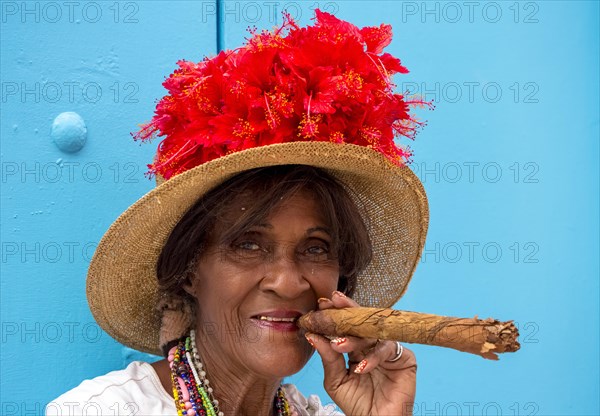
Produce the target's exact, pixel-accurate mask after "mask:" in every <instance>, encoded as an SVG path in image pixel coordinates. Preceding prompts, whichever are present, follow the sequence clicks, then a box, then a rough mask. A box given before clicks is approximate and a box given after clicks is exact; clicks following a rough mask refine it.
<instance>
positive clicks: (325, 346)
mask: <svg viewBox="0 0 600 416" xmlns="http://www.w3.org/2000/svg"><path fill="white" fill-rule="evenodd" d="M305 336H306V340H307V341H308V342H309V344H310V345H312V346H313V348H314V349H316V350H317V353H319V355H320V356H321V361H322V362H323V370H324V375H325V378H324V380H323V385H324V386H325V389H327V390H332V391H333V390H335V389H336V388H337V387H338V386H339V385H340V384H342V381H343V378H344V376H345V375H346V360H345V359H344V356H343V355H342V354H340V353H338V352H336V351H335V350H334V349H333V348H331V344H330V342H329V340H328V339H327V338H325V337H323V336H320V335H317V334H313V333H311V332H307V333H306V335H305Z"/></svg>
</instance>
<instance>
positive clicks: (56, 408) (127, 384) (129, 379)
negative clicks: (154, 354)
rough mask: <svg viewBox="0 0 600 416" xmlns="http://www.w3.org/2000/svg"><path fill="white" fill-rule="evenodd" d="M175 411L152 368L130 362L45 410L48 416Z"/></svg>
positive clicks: (72, 392)
mask: <svg viewBox="0 0 600 416" xmlns="http://www.w3.org/2000/svg"><path fill="white" fill-rule="evenodd" d="M141 398H144V399H148V398H152V400H141ZM174 411H175V405H174V402H173V399H172V398H171V397H170V396H169V395H168V394H167V392H166V391H165V390H164V389H163V388H162V385H161V384H160V380H159V379H158V376H157V375H156V372H155V371H154V370H153V369H152V366H151V365H150V364H148V363H146V362H143V361H133V362H131V363H130V364H129V365H128V366H127V368H125V369H123V370H117V371H111V372H110V373H107V374H104V375H102V376H98V377H95V378H92V379H89V380H85V381H83V382H82V383H81V384H79V386H77V387H75V388H74V389H72V390H69V391H68V392H66V393H64V394H62V395H61V396H59V397H57V398H56V399H54V400H53V401H52V402H50V403H48V405H47V406H46V415H47V416H54V415H56V416H58V415H61V416H62V415H65V416H66V415H80V414H99V415H103V414H110V415H129V414H157V415H158V414H174Z"/></svg>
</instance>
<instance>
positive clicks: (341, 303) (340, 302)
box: [331, 290, 360, 308]
mask: <svg viewBox="0 0 600 416" xmlns="http://www.w3.org/2000/svg"><path fill="white" fill-rule="evenodd" d="M331 301H332V302H333V306H335V307H336V308H354V307H357V306H360V305H359V304H358V303H357V302H356V301H355V300H354V299H352V298H349V297H348V296H346V295H344V294H343V293H342V292H340V291H338V290H336V291H335V292H333V294H332V295H331Z"/></svg>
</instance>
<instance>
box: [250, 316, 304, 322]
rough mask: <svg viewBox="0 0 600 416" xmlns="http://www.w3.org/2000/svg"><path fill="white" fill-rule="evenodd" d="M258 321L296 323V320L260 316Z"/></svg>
mask: <svg viewBox="0 0 600 416" xmlns="http://www.w3.org/2000/svg"><path fill="white" fill-rule="evenodd" d="M258 319H260V320H261V321H273V322H294V321H295V320H296V318H275V317H272V316H259V317H258Z"/></svg>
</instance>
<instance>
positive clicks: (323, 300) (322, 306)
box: [317, 298, 333, 310]
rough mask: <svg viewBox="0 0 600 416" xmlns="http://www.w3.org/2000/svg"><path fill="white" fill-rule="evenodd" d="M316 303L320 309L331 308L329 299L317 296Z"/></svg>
mask: <svg viewBox="0 0 600 416" xmlns="http://www.w3.org/2000/svg"><path fill="white" fill-rule="evenodd" d="M317 303H318V304H319V309H320V310H323V309H330V308H333V301H332V300H331V299H327V298H319V299H318V300H317Z"/></svg>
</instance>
